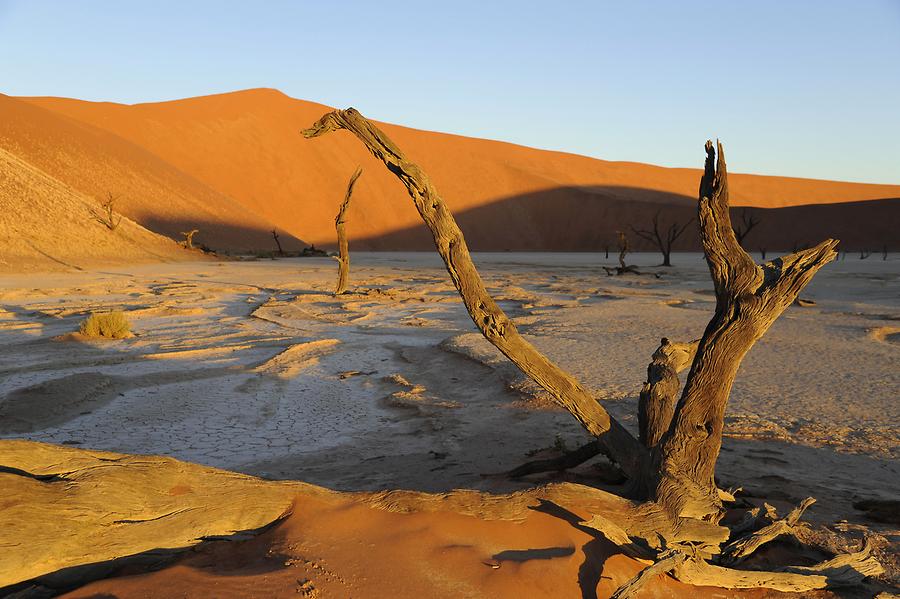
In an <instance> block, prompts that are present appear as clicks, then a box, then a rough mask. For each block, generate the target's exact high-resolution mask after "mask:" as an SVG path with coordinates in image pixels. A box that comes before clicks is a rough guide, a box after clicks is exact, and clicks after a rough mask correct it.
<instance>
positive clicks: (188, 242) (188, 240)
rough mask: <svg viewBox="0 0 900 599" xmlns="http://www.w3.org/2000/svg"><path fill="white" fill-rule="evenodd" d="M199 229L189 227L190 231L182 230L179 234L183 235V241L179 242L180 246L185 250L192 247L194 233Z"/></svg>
mask: <svg viewBox="0 0 900 599" xmlns="http://www.w3.org/2000/svg"><path fill="white" fill-rule="evenodd" d="M199 232H200V230H199V229H191V230H190V231H182V232H181V234H182V235H184V241H182V242H181V246H182V247H183V248H184V249H186V250H192V249H194V235H196V234H197V233H199Z"/></svg>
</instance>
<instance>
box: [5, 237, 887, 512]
mask: <svg viewBox="0 0 900 599" xmlns="http://www.w3.org/2000/svg"><path fill="white" fill-rule="evenodd" d="M351 258H352V264H351V286H350V291H351V292H350V293H349V294H347V295H344V296H341V297H340V298H334V297H332V296H331V295H330V290H331V289H332V287H333V285H334V283H335V279H336V264H335V263H334V262H333V261H331V260H326V259H289V260H279V261H267V260H266V261H255V262H225V263H210V262H204V263H184V264H164V265H142V266H133V267H111V268H107V269H100V270H97V271H94V272H79V273H72V274H59V273H54V274H48V275H34V274H31V275H10V276H3V277H0V437H7V438H12V437H15V438H27V439H33V440H40V441H48V442H53V443H65V444H71V445H77V446H78V447H82V448H94V449H106V450H112V451H120V452H126V453H150V454H165V455H171V456H175V457H177V458H179V459H182V460H187V461H192V462H199V463H202V464H207V465H212V466H216V467H222V468H227V469H232V470H238V471H241V472H246V473H251V474H256V475H261V476H266V477H272V478H290V479H298V480H303V481H307V482H311V483H316V484H320V485H324V486H327V487H330V488H335V489H341V490H372V489H384V488H409V489H419V490H428V491H435V490H447V489H451V488H478V489H485V490H491V491H506V490H510V489H515V488H521V487H522V486H523V485H524V484H525V483H521V482H512V481H509V480H508V479H507V478H505V477H502V476H492V475H494V474H497V473H501V472H504V471H507V470H509V469H511V468H513V467H515V466H517V465H518V464H520V463H521V462H523V461H526V460H527V459H529V458H528V456H527V455H526V454H528V453H529V452H532V451H534V450H538V449H540V448H546V447H547V446H550V445H553V444H554V440H555V437H556V435H559V437H560V439H561V440H562V441H563V442H565V444H566V445H567V446H568V447H575V446H577V445H578V444H580V443H582V442H584V441H586V437H585V434H584V433H583V432H582V430H581V428H580V426H579V425H578V424H577V423H576V422H575V421H574V419H573V418H571V416H569V415H568V414H567V413H565V412H563V411H561V410H558V409H556V408H553V407H552V406H550V405H549V404H548V402H547V401H546V398H544V397H542V394H541V393H540V392H539V390H537V389H536V388H535V387H534V386H533V385H531V384H529V383H527V382H525V381H523V379H522V377H521V375H519V374H518V371H516V370H515V368H514V367H512V366H511V365H510V364H509V363H508V362H507V361H506V360H505V359H503V358H502V357H501V356H499V354H497V353H496V352H495V351H494V350H493V348H492V347H491V346H490V345H489V344H488V343H487V342H486V341H484V340H483V338H481V336H480V335H479V334H477V333H476V332H475V329H474V326H473V325H472V323H471V321H470V320H469V319H468V316H467V314H466V313H465V311H464V309H463V307H462V304H461V302H460V300H459V297H458V295H457V294H456V292H455V290H454V289H453V288H452V286H451V285H450V283H449V280H448V277H447V273H446V271H445V270H444V269H443V266H442V264H441V263H440V261H439V258H438V257H437V256H435V255H433V254H428V253H422V254H392V253H385V254H362V253H356V254H351ZM613 258H614V257H613V256H612V255H611V256H610V258H609V259H604V258H603V256H602V255H598V254H481V255H476V257H475V259H476V262H477V264H478V265H479V267H480V268H481V272H482V274H483V276H484V278H485V280H486V281H487V283H488V286H489V288H490V290H491V292H492V293H494V295H495V297H496V298H497V299H498V300H499V301H500V303H501V305H502V307H503V308H504V309H506V310H507V311H508V313H509V315H510V316H511V317H513V318H514V319H515V321H516V322H517V324H518V325H519V327H520V329H521V331H522V332H523V333H524V334H525V335H526V336H527V337H528V338H529V339H530V340H532V341H533V342H534V343H535V344H536V345H537V346H538V347H539V348H540V349H541V350H542V351H544V352H546V354H547V355H548V356H550V357H551V358H552V359H554V360H556V361H558V362H559V363H560V364H561V365H562V366H563V367H565V368H567V369H569V370H571V371H572V372H573V373H574V374H575V375H576V376H577V377H578V378H579V379H580V380H581V381H582V382H583V383H584V384H586V385H587V386H589V387H590V388H592V389H594V390H595V391H596V393H597V395H598V396H599V397H604V398H607V400H608V401H607V402H606V404H605V405H606V406H607V407H608V409H609V410H610V412H611V413H612V414H613V415H614V416H615V417H616V418H619V419H620V420H622V421H623V422H624V423H625V424H626V425H627V426H629V427H630V428H632V429H633V428H634V426H635V425H636V415H635V414H636V407H635V406H636V401H637V395H638V391H639V390H640V385H641V383H642V382H643V380H644V377H645V374H646V366H647V363H648V361H649V357H650V354H651V353H652V352H653V351H654V349H655V348H656V347H657V345H658V343H659V339H660V337H662V336H667V337H670V338H672V339H676V340H687V339H692V338H697V337H699V336H700V335H701V334H702V331H703V328H704V326H705V324H706V322H707V321H708V319H709V316H710V314H711V311H712V309H713V305H714V303H713V297H712V295H711V283H710V280H709V276H708V272H707V270H706V265H705V263H704V262H703V260H702V257H701V256H700V255H698V254H682V255H676V256H674V258H673V260H674V262H675V264H676V266H675V267H674V268H672V269H652V268H651V269H648V270H651V271H659V272H663V277H662V278H660V279H656V278H654V277H650V276H641V277H635V276H627V277H607V276H606V275H605V273H604V272H603V271H602V269H600V267H599V265H600V264H612V262H613ZM630 258H633V260H629V263H636V264H639V265H651V264H656V263H657V261H658V256H657V255H651V254H645V255H640V254H638V255H632V256H630ZM361 291H362V292H363V293H360V292H361ZM802 297H805V298H811V299H815V300H816V302H817V305H815V306H812V307H805V308H800V307H792V308H790V309H789V310H788V311H787V313H786V314H785V315H784V316H783V317H782V318H781V319H780V320H778V321H777V322H776V323H775V325H774V326H773V328H772V329H771V330H770V332H769V333H768V334H767V335H766V336H765V337H764V338H763V339H762V340H761V341H760V342H759V343H758V344H757V345H756V347H755V348H754V349H753V350H752V352H751V353H750V355H748V356H747V358H746V359H745V361H744V363H743V366H742V368H741V372H740V373H739V375H738V379H737V382H736V384H735V388H734V392H733V395H732V399H731V403H730V405H729V409H728V416H727V427H726V432H727V434H728V437H729V438H728V439H726V441H725V444H724V447H723V452H722V456H721V459H720V465H719V474H720V477H721V484H722V486H725V487H727V486H729V485H743V486H745V487H746V488H747V489H748V490H750V491H752V492H754V494H756V495H757V496H763V497H769V498H771V499H776V500H777V499H782V500H786V501H796V500H798V499H800V498H802V497H805V496H806V495H813V496H815V497H817V499H818V500H819V503H818V504H816V506H814V508H813V513H812V517H814V518H821V519H830V520H835V519H841V518H847V519H850V520H856V519H858V518H859V517H860V515H859V513H858V512H855V511H854V510H853V508H852V507H851V503H852V501H855V500H857V499H861V498H881V499H896V498H897V497H898V495H900V476H898V475H900V467H898V464H897V461H896V460H897V457H898V456H900V444H898V438H900V417H898V416H900V404H898V401H897V395H898V390H900V374H898V369H897V364H898V357H900V350H898V342H900V261H898V259H897V258H896V257H892V258H891V259H889V260H888V261H886V262H883V261H881V259H880V256H873V257H871V258H869V259H868V260H865V261H860V260H858V259H857V258H856V257H855V256H851V255H848V256H847V257H846V260H844V261H839V262H837V263H834V264H832V265H829V266H827V267H826V268H825V269H823V270H822V271H821V272H820V274H819V275H818V276H817V277H816V279H815V280H814V281H813V283H812V284H811V286H810V287H809V288H808V289H807V291H806V292H804V293H803V294H802ZM108 309H123V310H126V311H127V312H128V316H129V318H130V319H131V321H132V324H133V326H132V329H133V331H134V332H135V334H136V336H135V337H133V338H131V339H126V340H122V341H108V342H103V341H97V342H90V343H87V342H79V341H72V340H68V341H66V340H54V339H53V338H54V337H56V336H59V335H64V334H66V333H70V332H73V331H75V330H77V328H78V323H79V322H80V320H81V319H83V318H84V317H85V315H86V314H87V313H88V312H89V311H93V310H108ZM583 472H585V474H584V475H585V476H587V473H588V471H586V470H583ZM576 479H577V477H576ZM539 480H540V481H541V482H543V481H544V480H546V479H545V478H541V479H539Z"/></svg>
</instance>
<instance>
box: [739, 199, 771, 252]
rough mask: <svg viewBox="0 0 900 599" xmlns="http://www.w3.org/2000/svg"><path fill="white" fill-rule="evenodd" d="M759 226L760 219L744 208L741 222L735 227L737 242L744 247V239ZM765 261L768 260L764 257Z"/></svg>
mask: <svg viewBox="0 0 900 599" xmlns="http://www.w3.org/2000/svg"><path fill="white" fill-rule="evenodd" d="M758 224H759V219H758V218H756V217H755V216H754V215H753V213H752V212H750V210H749V209H747V208H744V209H743V210H741V222H740V223H737V224H735V225H734V236H735V237H736V238H737V242H738V243H739V244H741V246H743V245H744V237H746V236H747V234H748V233H749V232H750V231H752V230H753V228H754V227H755V226H756V225H758ZM762 259H763V260H765V259H766V257H765V256H763V257H762Z"/></svg>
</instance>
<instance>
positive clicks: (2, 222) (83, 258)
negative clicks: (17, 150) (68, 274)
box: [0, 148, 203, 272]
mask: <svg viewBox="0 0 900 599" xmlns="http://www.w3.org/2000/svg"><path fill="white" fill-rule="evenodd" d="M0 207H2V209H0V272H22V271H32V270H38V271H47V270H69V269H72V268H76V269H80V268H84V267H86V266H94V265H99V264H109V263H121V262H127V263H130V264H134V263H137V262H167V261H174V260H199V259H201V258H202V256H203V255H202V254H201V253H200V252H198V251H193V252H192V251H188V250H185V249H182V248H181V247H179V246H178V245H177V244H176V243H175V242H174V241H172V240H171V239H168V238H166V237H163V236H161V235H157V234H155V233H151V232H150V231H148V230H146V229H145V228H144V227H142V226H140V225H138V224H136V223H134V222H133V221H131V220H129V219H127V218H123V219H121V220H119V219H118V218H115V220H114V223H115V224H116V227H115V230H114V231H110V230H109V229H108V228H107V227H106V226H105V225H103V224H101V223H100V222H99V221H98V219H97V218H96V217H97V216H100V217H102V216H103V214H102V211H100V210H99V209H98V205H97V202H96V201H95V200H93V199H92V198H89V197H87V196H85V195H83V194H81V193H79V192H77V191H75V190H74V189H72V188H71V187H69V186H68V185H66V184H65V183H62V182H61V181H59V180H58V179H54V178H53V177H51V176H49V175H47V174H46V173H43V172H41V171H40V170H39V169H37V168H35V167H34V166H32V165H31V164H28V163H27V162H25V161H23V160H21V159H20V158H18V157H16V156H14V155H12V154H10V153H9V152H8V151H6V150H4V149H3V148H0Z"/></svg>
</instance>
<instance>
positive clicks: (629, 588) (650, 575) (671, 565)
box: [610, 551, 688, 599]
mask: <svg viewBox="0 0 900 599" xmlns="http://www.w3.org/2000/svg"><path fill="white" fill-rule="evenodd" d="M687 559H688V556H687V555H685V554H684V553H680V552H677V551H676V552H673V553H671V554H669V555H668V556H666V557H665V558H663V559H661V560H659V561H658V562H656V563H655V564H653V565H652V566H648V567H646V568H644V569H643V570H641V571H640V572H638V573H637V575H636V576H635V577H634V578H632V579H631V580H629V581H628V582H626V583H625V584H623V585H622V586H620V587H619V588H618V589H616V592H615V593H613V594H612V595H610V599H629V598H630V597H634V596H636V595H637V592H638V591H639V590H641V588H643V586H644V585H646V584H648V583H649V582H650V581H651V580H653V579H654V578H656V577H657V576H659V575H661V574H668V573H669V572H671V571H672V570H674V569H675V568H677V567H678V566H680V565H681V564H682V563H683V562H684V561H685V560H687Z"/></svg>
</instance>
